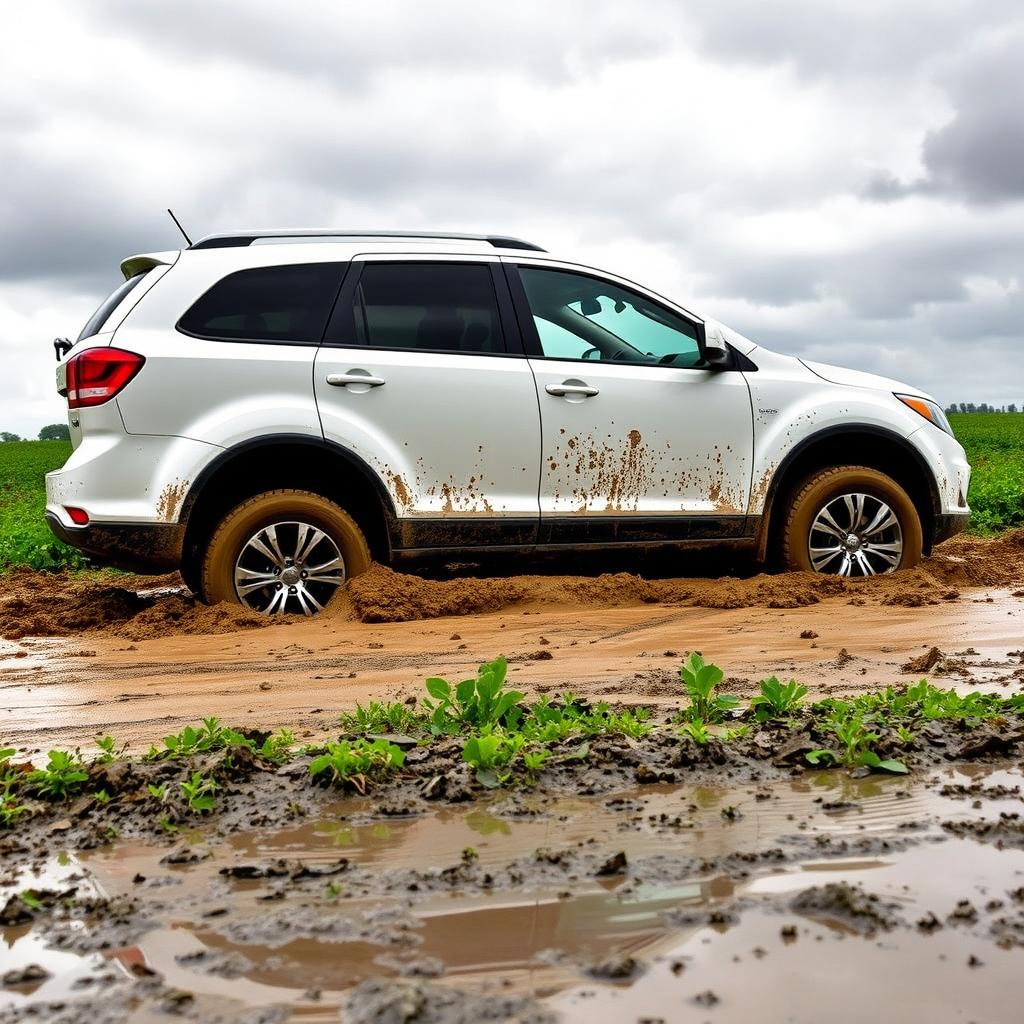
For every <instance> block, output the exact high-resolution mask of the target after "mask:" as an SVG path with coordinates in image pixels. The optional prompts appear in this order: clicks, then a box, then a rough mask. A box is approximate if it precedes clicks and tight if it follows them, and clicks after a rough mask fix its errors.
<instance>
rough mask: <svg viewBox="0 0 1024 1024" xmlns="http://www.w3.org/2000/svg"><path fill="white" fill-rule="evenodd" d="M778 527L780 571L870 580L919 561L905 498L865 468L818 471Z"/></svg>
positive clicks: (920, 538) (920, 539)
mask: <svg viewBox="0 0 1024 1024" xmlns="http://www.w3.org/2000/svg"><path fill="white" fill-rule="evenodd" d="M785 515H786V518H785V521H784V523H783V527H782V538H781V556H782V558H781V560H782V564H783V567H784V568H786V569H791V570H801V571H805V572H819V573H826V574H831V575H840V576H873V575H876V574H879V573H886V572H893V571H895V570H896V569H907V568H909V567H910V566H912V565H917V563H918V562H920V561H921V557H922V551H923V547H924V533H923V531H922V528H921V517H920V515H919V514H918V511H917V509H916V507H915V506H914V503H913V501H911V499H910V495H908V494H907V492H906V491H905V490H904V489H903V488H902V487H900V485H899V484H898V483H896V481H895V480H893V479H892V478H891V477H889V476H886V475H885V474H884V473H880V472H878V470H876V469H868V468H867V467H866V466H837V467H834V468H832V469H823V470H821V471H819V472H817V473H814V474H813V475H812V476H810V477H808V478H807V479H806V480H804V481H803V483H802V484H800V485H799V486H798V487H797V489H796V491H795V493H794V494H793V495H792V496H791V497H790V500H789V507H788V508H787V509H786V511H785Z"/></svg>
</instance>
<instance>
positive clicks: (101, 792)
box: [93, 789, 110, 804]
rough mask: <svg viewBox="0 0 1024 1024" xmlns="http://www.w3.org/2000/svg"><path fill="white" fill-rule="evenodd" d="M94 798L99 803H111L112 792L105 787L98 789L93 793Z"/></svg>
mask: <svg viewBox="0 0 1024 1024" xmlns="http://www.w3.org/2000/svg"><path fill="white" fill-rule="evenodd" d="M93 798H94V799H95V801H96V803H98V804H109V803H110V794H109V793H108V792H107V791H106V790H105V789H97V790H96V792H95V793H93Z"/></svg>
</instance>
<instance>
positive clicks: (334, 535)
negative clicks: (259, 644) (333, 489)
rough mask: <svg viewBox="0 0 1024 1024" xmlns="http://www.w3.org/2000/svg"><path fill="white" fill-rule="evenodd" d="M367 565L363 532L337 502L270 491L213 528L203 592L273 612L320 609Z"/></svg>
mask: <svg viewBox="0 0 1024 1024" xmlns="http://www.w3.org/2000/svg"><path fill="white" fill-rule="evenodd" d="M369 565H370V549H369V547H368V546H367V543H366V538H365V537H364V536H363V531H362V530H360V529H359V527H358V526H357V525H356V522H355V520H354V519H353V518H352V517H351V516H350V515H349V514H348V513H347V512H346V511H345V510H344V509H342V508H340V507H339V506H338V505H336V504H335V503H334V502H333V501H329V500H328V499H327V498H324V497H322V496H321V495H319V494H314V493H313V492H311V491H298V490H278V491H266V492H265V493H263V494H257V495H256V496H255V497H252V498H249V499H248V500H246V501H243V502H242V503H241V504H240V505H237V506H235V508H233V509H232V510H231V511H230V512H229V513H228V514H227V515H226V516H225V517H224V520H223V521H222V522H221V524H220V526H218V527H217V529H216V530H215V531H214V533H213V535H212V536H211V538H210V542H209V544H208V545H207V548H206V553H205V555H204V557H203V564H202V589H203V596H204V597H205V599H206V600H207V601H209V602H210V603H211V604H214V603H216V602H218V601H231V602H234V603H236V604H242V605H245V606H246V607H248V608H251V609H253V611H258V612H264V613H266V614H268V615H270V614H277V613H284V612H293V613H296V614H305V615H315V614H316V613H317V612H320V611H323V609H324V608H325V607H326V606H327V604H328V603H329V602H330V601H331V599H332V598H333V597H334V596H335V594H337V593H338V591H339V590H341V589H342V588H343V587H344V585H345V582H346V581H347V580H349V579H351V578H352V577H353V576H358V575H359V573H361V572H364V571H365V570H366V569H367V568H369Z"/></svg>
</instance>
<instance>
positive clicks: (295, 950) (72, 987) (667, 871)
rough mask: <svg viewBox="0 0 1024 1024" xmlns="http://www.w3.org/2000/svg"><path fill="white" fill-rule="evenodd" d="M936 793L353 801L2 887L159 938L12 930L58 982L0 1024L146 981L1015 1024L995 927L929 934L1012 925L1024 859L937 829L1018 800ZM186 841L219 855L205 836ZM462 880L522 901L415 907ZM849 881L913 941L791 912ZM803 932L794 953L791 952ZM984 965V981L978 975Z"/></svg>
mask: <svg viewBox="0 0 1024 1024" xmlns="http://www.w3.org/2000/svg"><path fill="white" fill-rule="evenodd" d="M932 778H933V779H938V780H939V782H940V784H941V783H947V782H953V783H962V784H964V785H969V784H970V783H971V782H973V781H982V782H983V783H984V785H985V786H993V785H996V784H1003V785H1011V786H1012V785H1018V784H1020V783H1021V774H1020V772H1019V771H1017V770H1016V769H1013V768H1006V769H1003V770H999V771H984V770H980V769H977V770H976V769H973V768H972V769H964V768H962V767H960V768H956V769H953V768H950V769H947V770H944V771H943V772H942V773H935V774H934V775H933V776H932ZM937 788H938V787H937V786H930V787H929V786H926V785H925V780H924V779H906V778H882V777H871V778H868V779H852V778H850V777H848V776H846V775H844V774H841V773H819V774H814V775H805V776H801V777H800V778H798V779H795V780H793V781H792V782H789V783H786V784H773V785H772V786H771V787H768V786H765V787H763V788H762V787H757V786H748V787H744V788H742V789H732V790H730V789H725V788H723V789H714V788H708V787H701V788H697V787H692V786H691V787H687V786H660V787H643V788H639V789H637V790H635V791H632V792H630V793H627V794H622V795H619V796H617V797H614V798H609V797H596V798H571V797H570V798H559V799H557V800H545V799H544V798H543V797H541V796H539V795H533V796H530V795H527V796H525V797H519V798H516V799H514V800H511V799H509V798H507V797H498V798H495V799H494V800H492V801H490V802H489V803H482V804H477V805H472V806H467V807H461V808H457V807H444V808H440V809H438V810H437V811H436V812H435V813H432V814H430V815H425V816H421V817H405V818H404V817H392V818H385V819H380V818H373V817H371V816H370V805H369V804H368V803H367V802H365V801H357V800H353V801H344V802H339V803H338V805H337V806H336V808H334V811H335V813H334V814H332V815H330V816H328V817H325V818H323V819H321V820H319V821H316V822H303V823H297V824H295V825H293V826H288V827H284V828H281V829H278V830H276V831H273V832H254V833H251V834H245V835H236V836H232V837H229V838H227V839H224V840H217V841H211V842H210V844H209V845H210V849H211V851H212V856H211V857H210V858H209V859H206V860H203V861H201V862H200V863H197V864H194V865H189V866H185V867H177V866H168V865H166V864H161V863H160V860H161V858H162V857H163V856H164V855H165V854H166V852H167V850H166V847H160V848H157V847H149V846H146V845H144V844H129V843H125V844H119V845H117V846H113V847H110V848H108V849H106V850H102V851H97V852H95V853H92V854H90V855H89V856H88V857H82V858H80V859H79V858H74V857H62V858H55V859H54V860H53V861H52V862H50V863H49V864H48V865H47V866H46V868H45V869H44V870H43V871H42V872H41V873H40V874H38V875H21V876H19V877H18V878H17V879H13V880H11V879H5V881H9V882H10V884H8V885H6V886H5V888H4V892H3V894H2V897H0V898H2V899H3V900H6V899H7V897H8V895H10V893H12V892H18V891H21V890H24V889H40V888H53V889H61V888H65V887H66V886H67V885H69V884H75V885H77V886H78V894H79V895H89V894H93V895H110V896H117V895H120V894H127V893H130V894H132V895H133V896H134V897H136V898H137V899H138V900H139V901H140V902H141V904H142V907H143V910H144V912H145V913H146V914H147V916H149V917H150V918H151V920H152V922H153V926H152V927H151V928H150V929H149V930H148V931H145V933H144V934H142V935H141V937H139V938H137V939H135V940H133V941H132V942H130V943H127V944H123V945H118V944H117V943H116V941H115V942H114V945H113V946H112V948H110V949H106V950H104V951H101V952H96V953H92V954H88V955H80V954H76V953H71V952H67V951H66V949H67V943H64V947H65V948H63V949H55V948H52V947H49V946H47V936H46V935H44V934H42V933H41V932H39V931H37V930H34V929H33V928H31V927H29V926H28V925H19V926H16V927H10V928H5V929H3V930H2V932H0V937H2V943H3V945H2V947H0V948H2V950H3V969H4V971H5V972H6V971H9V970H13V969H15V968H21V967H24V966H26V965H28V964H39V965H41V966H42V967H44V968H45V970H46V971H47V972H48V974H49V976H48V977H47V978H46V979H45V980H42V981H37V982H31V983H27V984H24V985H21V986H15V987H8V988H6V989H4V990H2V991H0V1007H2V1006H5V1005H7V1006H17V1005H19V1004H24V1003H27V1002H32V1001H37V1000H41V999H56V998H74V997H75V996H76V995H78V994H80V993H81V992H83V991H88V990H90V987H92V986H96V985H98V984H99V983H100V982H101V980H102V979H104V978H108V979H109V978H114V979H118V978H127V977H130V974H131V972H132V971H133V970H135V969H137V968H138V966H139V965H145V966H147V967H148V968H150V969H152V970H155V971H157V972H159V973H160V975H162V977H163V978H164V980H165V982H166V983H167V984H168V985H172V986H177V987H180V988H182V989H186V990H188V991H191V992H195V993H206V994H208V995H210V996H215V997H218V998H220V999H222V1000H223V999H227V1000H229V1001H230V1002H231V1003H234V1004H235V1005H239V1006H249V1007H252V1006H265V1005H272V1004H280V1005H286V1006H289V1007H291V1008H292V1013H293V1016H295V1017H296V1019H302V1020H312V1019H325V1020H327V1019H336V1017H337V1006H338V1004H339V1003H340V1001H341V1000H342V999H343V997H344V991H345V990H346V989H347V988H349V987H350V986H352V985H354V984H356V983H358V982H359V981H360V980H362V979H364V978H367V977H372V976H380V975H396V974H407V975H408V974H420V975H426V976H435V975H439V976H440V980H441V981H442V983H446V984H455V985H463V986H464V985H475V984H479V983H481V982H483V981H486V980H489V979H495V978H501V979H506V980H507V981H508V982H509V983H510V984H511V985H512V986H513V987H514V988H516V989H518V990H521V991H526V992H531V993H533V994H535V995H538V996H541V997H544V998H547V999H549V1000H550V1001H551V1004H552V1005H553V1006H554V1007H556V1008H557V1009H558V1010H559V1011H560V1012H561V1013H562V1014H563V1015H564V1019H565V1020H566V1021H568V1022H575V1021H583V1020H586V1021H587V1022H588V1024H600V1022H603V1021H609V1022H611V1021H615V1022H619V1021H623V1020H630V1021H631V1020H635V1019H640V1018H644V1017H647V1018H649V1019H651V1020H658V1019H664V1020H666V1021H671V1020H676V1019H687V1018H688V1017H689V1015H691V1014H694V1013H697V1011H698V1010H699V1009H700V1008H701V1007H703V1009H705V1010H708V1011H710V1010H711V1008H712V1007H713V1008H714V1019H715V1020H723V1021H730V1020H755V1019H756V1020H806V1021H817V1020H820V1019H822V1017H823V1016H825V1015H827V1016H829V1017H830V1018H831V1019H833V1020H845V1019H853V1018H854V1017H855V1016H856V1015H868V1014H870V1015H873V1016H874V1017H875V1018H876V1019H895V1018H896V1016H897V1015H899V1016H901V1017H902V1019H904V1020H917V1019H924V1018H925V1017H926V1016H927V1017H928V1019H929V1020H960V1019H974V1020H979V1021H982V1020H1002V1019H1009V1018H1007V1017H1006V1015H1005V1012H1006V1006H1005V1003H1006V1001H1007V999H1008V998H1009V996H1008V993H1010V992H1012V991H1013V984H1012V983H1013V978H1014V977H1015V971H1016V970H1017V968H1018V965H1019V959H1020V957H1021V955H1022V954H1021V950H1020V949H1019V948H1008V949H1007V948H1000V947H998V946H997V945H995V944H994V942H993V940H992V935H991V934H990V933H989V932H990V921H989V919H988V918H984V916H983V918H982V919H979V920H978V921H975V922H971V923H969V924H960V923H958V924H948V923H944V926H943V927H942V928H940V929H937V930H935V931H934V932H932V933H930V934H925V933H924V932H920V931H918V930H917V929H916V928H915V927H914V923H915V921H916V920H917V919H918V918H920V917H922V916H923V915H925V914H927V913H930V912H934V913H935V914H936V915H938V916H939V917H940V918H942V919H943V921H945V919H946V917H947V915H948V914H950V913H951V911H952V910H953V908H954V907H955V905H956V903H957V901H958V900H960V899H969V900H971V901H972V902H973V904H975V905H976V906H978V907H983V906H985V905H986V903H991V902H992V901H993V900H997V899H998V900H1001V901H1003V902H1004V903H1011V902H1012V901H1011V900H1010V899H1009V898H1008V897H1007V893H1008V892H1009V891H1011V890H1016V889H1019V888H1020V887H1021V886H1022V885H1024V852H1022V851H1021V850H1016V849H1014V850H1000V849H998V848H997V847H996V846H992V845H988V846H986V845H981V844H978V843H976V842H974V841H972V840H964V839H954V838H948V837H947V836H946V835H945V834H944V833H943V831H942V830H941V828H939V827H938V822H939V821H940V820H947V819H951V818H953V819H967V818H970V817H972V816H973V817H977V816H985V817H989V818H992V817H997V816H998V814H999V813H1000V812H1001V811H1006V810H1015V809H1016V808H1017V807H1019V805H1020V800H1019V799H1010V800H1007V799H1002V800H987V799H985V798H984V795H982V797H981V798H980V806H978V807H974V806H972V803H971V801H970V800H951V799H948V798H945V797H943V796H940V795H939V793H938V792H937ZM865 837H868V838H872V839H877V840H879V842H877V843H875V844H874V845H875V847H876V848H875V849H873V850H872V852H871V853H870V854H866V855H850V856H845V857H835V856H823V855H821V854H820V853H818V852H817V850H818V849H819V848H821V844H822V843H823V842H824V843H825V848H826V849H831V848H832V847H830V845H829V844H834V843H835V841H836V840H842V839H844V838H847V839H850V840H857V839H863V838H865ZM187 838H188V840H189V841H190V842H193V843H195V844H197V845H198V846H200V847H203V846H205V845H206V842H205V838H204V837H203V836H202V834H201V833H198V832H197V833H196V834H194V835H193V836H191V837H187ZM908 839H909V841H908ZM776 846H778V847H779V848H781V849H782V850H783V851H784V855H783V856H781V857H780V858H779V859H777V860H776V861H774V862H772V861H771V860H770V859H761V860H756V861H755V860H754V859H753V858H751V859H750V861H749V863H748V862H747V861H744V860H743V859H742V858H739V859H737V860H736V861H735V862H732V861H730V863H729V864H727V865H724V866H723V865H721V864H717V865H716V864H715V863H712V865H711V867H710V870H701V865H700V862H717V861H721V859H722V858H728V857H730V855H734V854H744V855H746V854H750V855H753V854H755V853H758V852H760V851H764V850H766V849H768V848H773V847H776ZM468 848H471V849H472V853H471V854H467V853H465V851H467V849H468ZM538 849H544V850H549V851H558V850H566V849H574V850H587V851H593V852H594V853H597V854H600V855H601V857H604V856H608V855H611V854H613V853H616V852H618V851H623V852H624V853H625V854H626V856H627V859H628V862H629V865H630V866H629V869H628V871H626V872H625V873H623V874H621V875H617V876H613V877H608V878H598V877H595V876H594V873H593V871H588V872H580V871H578V870H571V871H568V872H567V873H566V875H565V877H555V878H552V873H551V872H547V873H546V874H545V873H537V874H536V875H534V873H533V872H531V870H530V867H529V865H530V864H531V863H532V862H533V858H534V854H535V851H537V850H538ZM339 857H345V858H348V860H349V861H350V862H351V863H352V865H354V866H356V867H358V868H360V869H368V870H369V871H370V872H373V873H375V874H376V875H377V876H378V877H379V878H380V880H381V885H380V888H379V890H375V889H373V887H372V886H371V887H370V889H371V890H372V891H367V890H366V887H365V886H364V887H363V891H360V892H353V891H349V887H348V883H347V877H348V876H347V874H346V873H345V872H342V873H339V874H337V875H332V874H324V875H323V877H322V878H317V879H316V880H315V881H314V882H313V883H308V882H307V883H306V884H305V885H304V887H302V888H300V889H294V888H290V887H289V884H288V881H289V880H288V879H287V878H285V879H283V880H281V879H277V878H258V879H253V880H229V879H226V878H224V877H222V876H221V874H220V873H219V872H220V869H221V868H224V867H230V866H232V865H236V866H237V865H241V864H254V865H260V864H267V863H270V862H273V861H276V860H277V859H278V858H284V859H285V860H286V861H288V862H289V863H294V862H296V861H301V862H302V863H304V864H307V865H324V866H326V865H330V864H332V863H334V862H337V861H338V859H339ZM464 857H468V858H469V860H470V862H471V863H473V864H474V865H475V866H476V867H478V868H479V869H480V871H488V872H489V871H493V872H494V873H495V875H496V876H497V875H499V874H500V873H505V874H503V875H502V880H505V875H507V874H508V872H509V870H510V868H509V864H510V862H516V867H515V870H516V871H517V872H519V873H520V874H521V876H522V877H521V880H520V881H519V883H518V884H515V885H513V886H509V885H508V884H507V881H506V884H504V885H496V886H494V887H493V889H488V888H487V887H481V886H480V885H478V884H474V885H471V886H463V885H461V884H460V883H459V881H458V876H457V874H456V875H454V876H453V881H452V884H451V886H450V887H449V889H448V890H447V891H438V887H437V886H436V885H435V886H433V887H430V886H423V887H422V888H421V887H419V886H418V885H417V884H416V883H415V881H413V882H411V883H409V884H405V879H406V878H407V877H408V878H415V877H416V876H415V875H414V874H412V873H410V874H408V876H406V875H403V874H401V873H402V872H412V871H413V869H417V870H419V871H426V870H427V869H429V868H433V869H437V870H438V871H440V870H441V869H445V868H449V869H453V870H454V867H453V866H457V865H458V864H460V863H461V862H462V860H463V858H464ZM555 874H556V875H557V872H556V873H555ZM645 874H649V875H650V876H651V877H650V878H648V879H645V878H644V875H645ZM139 876H142V877H144V879H145V881H144V882H139V881H138V880H137V879H138V877H139ZM396 879H397V880H398V881H397V882H396ZM834 881H851V882H859V883H860V884H862V885H863V886H864V888H865V889H867V890H869V891H870V892H872V893H877V894H878V895H879V896H881V897H883V898H885V899H886V900H890V901H892V902H893V903H894V904H895V905H897V906H898V907H899V908H900V914H901V917H902V918H903V919H904V921H905V922H906V924H905V926H901V927H900V928H897V929H895V930H893V931H889V932H879V934H878V935H876V936H874V937H871V938H864V937H861V936H859V935H852V936H851V934H850V932H849V929H845V930H844V928H843V927H842V922H840V921H831V920H828V919H827V918H817V917H816V918H812V917H808V916H801V915H798V914H794V913H793V912H792V911H791V910H790V909H789V907H788V903H789V900H790V898H791V896H792V894H795V893H796V892H799V891H801V890H804V889H806V888H808V887H810V886H813V885H824V884H826V883H828V882H834ZM385 882H386V884H385ZM399 883H400V884H399ZM730 905H731V906H732V909H731V910H730V912H729V913H722V914H721V915H719V916H718V917H716V918H711V917H710V915H711V913H712V912H713V911H714V910H715V909H716V908H729V907H730ZM1000 912H1001V911H999V910H993V911H991V913H990V915H989V916H990V917H992V916H993V915H998V914H999V913H1000ZM709 920H713V921H714V922H715V923H714V925H713V926H712V925H709ZM788 926H795V931H794V932H793V933H792V934H787V937H785V938H784V937H783V933H782V929H783V928H784V927H788ZM836 943H842V945H841V946H836V945H835V944H836ZM971 955H975V956H976V957H977V959H978V960H979V961H981V962H983V963H984V965H985V969H984V971H982V970H981V968H979V967H969V966H967V964H968V958H969V957H970V956H971ZM629 957H632V958H634V959H635V960H636V961H637V962H638V964H640V965H641V966H639V967H637V968H636V969H635V970H633V971H630V970H626V969H625V967H624V968H623V970H622V971H621V973H622V974H623V976H622V977H621V978H618V979H615V978H612V979H607V978H606V979H605V980H604V981H601V982H598V981H595V980H593V979H592V978H589V977H588V976H587V973H586V972H587V968H588V967H591V966H592V965H594V964H596V963H601V962H606V963H607V962H608V961H609V958H611V959H613V960H615V961H616V962H618V963H620V964H623V965H626V964H627V958H629ZM627 966H628V965H627ZM611 973H613V974H614V973H615V972H614V971H612V972H611ZM868 979H870V984H868V983H867V980H868ZM922 979H928V980H927V983H926V984H923V983H922ZM708 993H711V994H710V995H709V994H708ZM694 1000H696V1001H694ZM773 1000H774V1002H773ZM837 1007H839V1008H842V1009H841V1012H840V1010H839V1009H837ZM961 1010H963V1013H961ZM968 1010H969V1011H970V1012H969V1013H968V1012H967V1011H968ZM1001 1013H1002V1014H1003V1015H1002V1016H1000V1014H1001Z"/></svg>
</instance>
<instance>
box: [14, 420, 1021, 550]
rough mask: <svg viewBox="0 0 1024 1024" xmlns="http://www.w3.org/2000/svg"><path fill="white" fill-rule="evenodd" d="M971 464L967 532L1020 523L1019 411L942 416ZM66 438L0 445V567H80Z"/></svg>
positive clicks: (1019, 524)
mask: <svg viewBox="0 0 1024 1024" xmlns="http://www.w3.org/2000/svg"><path fill="white" fill-rule="evenodd" d="M949 419H950V422H951V423H952V424H953V430H954V431H955V432H956V436H957V437H958V438H959V439H960V442H961V443H962V444H963V446H964V447H965V448H966V449H967V458H968V459H969V460H970V462H971V465H972V466H973V467H974V479H973V481H972V482H971V492H970V495H969V500H970V503H971V508H972V509H973V515H972V517H971V532H972V533H980V534H991V533H996V532H998V531H999V530H1003V529H1006V528H1007V527H1011V526H1021V525H1024V413H957V414H954V415H951V416H950V417H949ZM70 453H71V445H70V443H69V442H67V441H13V442H8V443H6V444H0V569H3V568H7V567H10V566H13V565H29V566H32V567H34V568H36V569H61V568H65V567H76V566H80V565H82V564H83V559H82V556H81V555H79V553H78V552H77V551H75V550H74V548H69V547H67V546H66V545H64V544H61V543H60V542H59V541H58V540H57V539H56V538H55V537H54V536H53V535H52V534H51V533H50V530H49V528H48V527H47V525H46V523H45V522H44V521H43V507H44V505H45V503H46V501H45V494H44V491H43V475H44V474H45V473H46V472H47V471H48V470H51V469H57V468H58V467H59V466H61V465H63V464H64V461H65V460H66V459H67V457H68V455H69V454H70Z"/></svg>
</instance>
